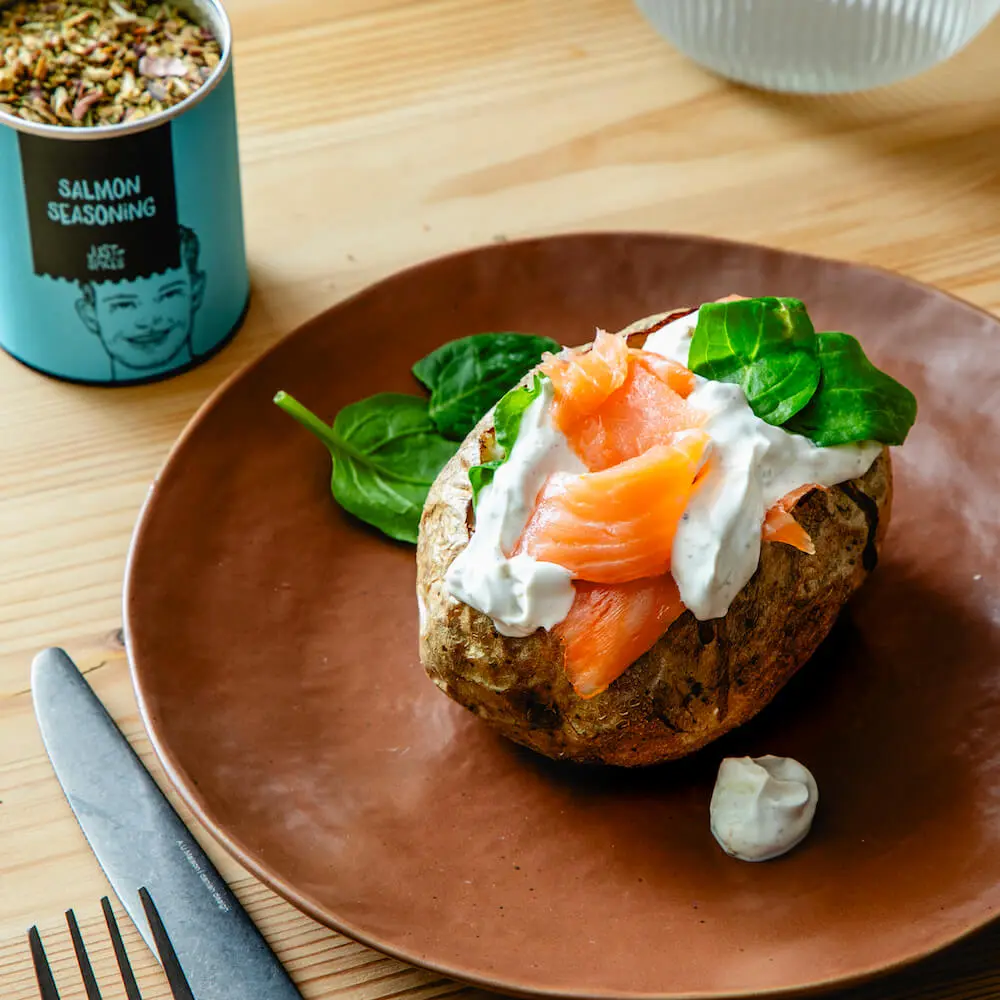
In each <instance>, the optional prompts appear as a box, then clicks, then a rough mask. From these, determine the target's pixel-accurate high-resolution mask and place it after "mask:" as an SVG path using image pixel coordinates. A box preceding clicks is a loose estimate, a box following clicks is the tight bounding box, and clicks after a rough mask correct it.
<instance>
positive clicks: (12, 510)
mask: <svg viewBox="0 0 1000 1000" xmlns="http://www.w3.org/2000/svg"><path fill="white" fill-rule="evenodd" d="M229 8H230V12H231V15H232V19H233V22H234V29H235V36H236V73H237V88H238V100H239V115H240V131H241V143H242V163H243V184H244V201H245V207H246V224H247V237H248V245H249V254H250V263H251V269H252V274H253V282H254V298H253V305H252V309H251V311H250V315H249V318H248V320H247V323H246V326H245V328H244V329H243V331H242V333H241V334H240V336H239V337H238V338H237V339H236V341H234V343H233V344H232V345H231V346H230V347H228V348H227V349H226V350H225V351H223V352H222V353H221V354H220V355H219V356H218V357H216V358H215V359H214V360H212V361H210V362H209V363H207V364H206V365H204V366H203V367H201V368H200V369H198V370H196V371H194V372H191V373H188V374H186V375H183V376H181V377H178V378H176V379H173V380H171V381H168V382H165V383H162V384H159V385H155V386H149V387H140V388H135V389H118V390H102V389H91V388H80V387H73V386H69V385H63V384H61V383H58V382H54V381H50V380H47V379H45V378H43V377H41V376H39V375H36V374H33V373H32V372H30V371H27V370H25V369H24V368H22V367H20V366H19V365H18V364H16V363H15V362H13V361H11V360H10V359H8V358H7V357H6V356H5V355H4V356H0V996H2V997H3V1000H28V998H33V997H36V996H37V991H36V989H35V986H34V983H33V979H32V975H31V967H30V961H29V959H28V955H27V950H26V947H25V939H24V931H25V929H26V928H27V927H28V926H29V925H30V924H32V923H38V924H39V926H40V927H41V929H42V930H43V932H45V933H46V936H47V937H48V939H49V940H50V942H51V944H50V955H51V956H52V957H53V958H54V959H55V960H56V962H57V963H58V968H59V974H60V977H61V982H66V983H71V982H72V979H69V978H65V977H66V976H68V975H69V972H70V953H69V940H68V935H67V934H66V932H65V925H64V923H63V918H62V914H63V910H64V909H66V908H67V907H69V906H72V907H74V908H75V909H76V911H77V913H78V914H79V916H80V917H81V922H82V924H83V927H84V933H85V936H86V937H87V940H88V941H89V942H90V943H91V945H92V950H93V951H94V952H95V953H96V955H97V959H98V961H97V965H98V972H99V976H100V978H101V980H102V982H107V983H111V982H112V981H113V977H112V975H111V972H112V965H111V952H110V948H109V946H108V945H107V944H106V942H105V939H104V937H103V935H102V934H101V933H100V907H99V903H98V900H99V899H100V897H101V896H102V895H104V894H105V893H106V892H108V891H109V887H108V885H107V883H106V882H105V880H104V878H103V875H102V874H101V871H100V869H99V868H98V866H97V864H96V863H95V861H94V859H93V857H92V856H91V854H90V853H89V851H88V849H87V847H86V845H85V842H84V840H83V837H82V835H81V834H80V832H79V829H78V827H77V826H76V824H75V821H74V820H73V818H72V816H71V814H70V812H69V809H68V807H67V806H66V803H65V801H64V800H63V798H62V795H61V792H60V790H59V786H58V784H57V782H56V780H55V778H54V777H53V774H52V772H51V770H50V767H49V765H48V762H47V759H46V757H45V754H44V752H43V749H42V745H41V742H40V739H39V736H38V733H37V730H36V727H35V723H34V718H33V715H32V711H31V701H30V695H29V692H28V672H29V665H30V661H31V658H32V656H33V655H34V654H35V653H36V652H37V651H38V650H39V649H41V648H42V647H44V646H47V645H53V644H58V645H64V646H65V647H66V648H68V649H69V650H70V652H71V653H72V654H73V655H74V656H75V657H76V658H77V660H78V662H79V663H80V664H81V666H82V667H83V668H84V669H86V670H87V671H88V672H89V680H90V681H91V683H92V684H93V686H94V687H95V689H96V690H97V693H98V694H99V695H100V697H101V698H102V699H104V701H105V703H106V704H107V705H108V707H109V708H110V710H111V712H112V713H113V715H114V716H115V718H116V719H117V720H118V722H119V724H120V725H121V726H122V727H123V729H124V730H125V732H126V734H127V735H128V736H129V738H130V739H131V740H132V741H133V743H134V745H135V746H136V748H137V749H138V751H139V752H140V754H142V756H143V758H144V759H145V760H146V761H147V763H149V764H150V766H151V767H152V769H153V771H154V773H155V774H156V775H157V776H158V777H159V778H161V780H162V772H161V771H160V770H159V769H158V767H157V765H156V762H155V761H154V760H152V758H151V751H150V747H149V743H148V741H147V739H146V737H145V734H144V732H143V729H142V726H141V724H140V722H139V719H138V714H137V710H136V707H135V702H134V700H133V695H132V690H131V687H130V683H129V679H128V672H127V666H126V662H125V657H124V653H123V650H122V647H121V643H120V636H119V632H118V630H119V627H120V622H121V618H120V592H121V581H122V574H123V568H124V561H125V554H126V550H127V548H128V543H129V535H130V531H131V528H132V524H133V521H134V519H135V516H136V513H137V511H138V508H139V506H140V504H141V502H142V500H143V498H144V495H145V492H146V488H147V485H148V483H149V481H150V479H151V478H152V477H153V475H154V473H155V472H156V470H157V468H158V466H159V465H160V463H161V462H162V460H163V458H164V456H165V455H166V452H167V449H168V448H169V446H170V444H171V442H172V441H173V440H174V438H175V436H176V435H177V434H178V432H179V431H180V430H181V428H182V427H183V426H184V424H185V422H186V421H187V420H188V419H189V418H190V416H191V415H192V414H193V413H194V411H195V409H196V408H197V407H198V406H199V404H201V402H202V401H203V400H204V399H205V398H206V396H207V395H208V394H209V393H210V392H211V391H212V389H213V388H214V387H215V386H217V385H218V384H219V382H220V381H221V380H222V379H223V378H225V377H226V376H227V375H229V374H230V373H231V372H233V371H235V370H237V369H238V368H239V367H241V366H242V365H243V364H245V363H246V362H248V361H249V360H251V359H252V358H254V357H256V356H257V355H259V354H260V352H261V351H263V350H264V349H265V348H266V347H268V346H269V345H270V344H273V343H274V342H275V341H276V340H277V339H278V338H280V337H282V336H284V335H285V334H286V333H288V332H289V331H291V330H292V329H294V328H295V327H296V326H297V325H298V324H300V323H301V322H302V321H304V320H305V319H307V318H308V317H309V316H311V315H313V314H314V313H316V312H319V311H321V310H323V309H325V308H326V307H328V306H330V305H331V304H333V303H335V302H337V301H338V300H340V299H342V298H344V297H345V296H347V295H350V294H351V293H353V292H355V291H357V290H358V289H360V288H361V287H363V286H364V285H367V284H369V283H370V282H372V281H375V280H376V279H378V278H380V277H382V276H384V275H387V274H389V273H390V272H392V271H395V270H397V269H399V268H401V267H403V266H405V265H408V264H411V263H414V262H416V261H419V260H423V259H425V258H428V257H433V256H436V255H438V254H442V253H445V252H447V251H451V250H455V249H459V248H463V247H469V246H473V245H476V244H481V243H488V242H490V241H491V240H502V239H510V238H516V237H520V236H527V235H536V234H543V233H556V232H566V231H571V230H592V229H653V230H680V231H687V232H696V233H706V234H712V235H718V236H726V237H732V238H735V239H744V240H752V241H758V242H764V243H768V244H772V245H775V246H780V247H785V248H788V249H794V250H802V251H808V252H812V253H817V254H822V255H827V256H834V257H845V258H853V259H856V260H861V261H865V262H869V263H873V264H879V265H882V266H884V267H888V268H892V269H896V270H899V271H902V272H904V273H906V274H909V275H912V276H914V277H916V278H918V279H921V280H924V281H927V282H931V283H934V284H937V285H940V286H941V287H943V288H945V289H947V290H948V291H950V292H953V293H955V294H957V295H959V296H962V297H964V298H967V299H969V300H970V301H972V302H973V303H975V304H977V305H979V306H982V307H984V308H986V309H989V310H992V311H994V312H997V311H1000V74H997V73H996V72H995V69H996V65H997V62H998V58H1000V23H997V24H995V25H994V26H993V27H992V28H990V29H988V30H987V31H986V32H985V33H984V34H983V35H982V36H980V38H979V39H978V40H977V41H976V42H974V43H973V45H972V46H971V47H970V48H968V49H967V50H966V51H965V52H964V53H962V54H961V55H959V56H958V57H957V58H956V59H955V60H953V61H952V62H951V63H949V64H947V65H945V66H943V67H940V68H938V69H937V70H935V71H933V72H931V73H929V74H926V75H924V76H922V77H919V78H917V79H916V80H914V81H911V82H908V83H905V84H902V85H899V86H897V87H893V88H888V89H885V90H881V91H878V92H874V93H870V94H865V95H857V96H848V97H831V98H822V99H806V98H794V97H781V96H775V95H766V94H763V93H759V92H755V91H750V90H746V89H742V88H738V87H734V86H731V85H728V84H726V83H724V82H722V81H720V80H718V79H715V78H713V77H711V76H709V75H707V74H706V73H704V72H702V71H701V70H700V69H698V68H697V67H696V66H694V65H692V64H690V63H688V62H687V61H686V60H685V59H684V58H682V57H681V56H680V55H679V54H678V53H676V52H675V51H674V50H672V49H671V48H670V46H669V45H668V44H667V43H666V42H664V41H663V40H662V39H661V38H660V37H659V36H657V35H656V34H655V33H654V32H653V31H652V30H651V29H650V28H649V27H648V26H647V25H646V23H645V22H644V21H643V20H642V19H641V18H640V16H639V15H638V14H637V13H636V11H635V9H634V8H633V6H632V4H631V3H630V2H629V0H229ZM175 801H176V798H175ZM182 812H184V810H183V809H182ZM194 829H195V831H196V833H198V834H199V836H200V838H201V839H202V841H203V843H206V846H207V849H208V850H209V852H210V853H211V854H212V855H213V857H214V858H215V860H216V861H217V863H218V864H219V866H220V868H221V870H222V872H223V873H224V875H225V876H226V877H227V878H228V879H229V880H230V882H231V883H232V885H233V887H234V889H235V891H236V892H237V894H238V895H239V896H240V897H241V898H242V899H243V901H244V902H245V903H246V905H247V907H248V909H249V910H250V912H251V913H252V915H253V916H254V917H255V918H256V920H257V921H258V922H259V924H260V926H261V928H262V930H263V932H264V934H265V935H266V936H267V937H268V939H269V940H270V941H271V943H272V944H273V946H274V947H275V949H276V951H277V952H278V954H279V955H280V957H281V958H282V959H283V960H284V961H285V962H286V964H287V966H288V968H289V969H290V971H291V974H292V975H293V977H294V978H295V979H296V981H297V982H298V983H299V984H300V986H301V990H302V993H303V995H304V996H305V997H307V998H330V997H341V996H343V997H346V998H348V1000H378V998H390V997H391V998H404V1000H421V998H424V997H432V996H441V995H445V994H454V993H457V992H459V991H461V992H464V993H467V994H471V993H472V992H474V991H471V990H463V989H462V987H460V986H459V985H458V984H456V983H453V982H450V981H447V980H444V979H441V978H440V977H437V976H434V975H431V974H428V973H424V972H420V971H417V970H414V969H410V968H408V967H406V966H404V965H402V964H400V963H398V962H396V961H394V960H391V959H388V958H386V957H384V956H380V955H378V954H376V953H374V952H372V951H370V950H368V949H366V948H364V947H362V946H360V945H357V944H354V943H353V942H351V941H349V940H348V939H346V938H344V937H342V936H340V935H338V934H336V933H333V932H331V931H328V930H326V929H325V928H323V927H320V926H319V925H317V924H315V923H313V921H311V920H310V919H308V918H307V917H305V916H303V915H301V914H299V913H298V912H297V911H296V910H294V909H293V908H292V907H291V906H289V905H288V904H287V903H285V902H284V901H282V900H280V899H279V898H278V897H276V896H275V895H274V894H273V893H272V892H270V891H269V890H268V889H266V888H265V887H264V886H262V885H261V884H260V883H259V882H258V881H257V880H256V879H254V878H252V877H251V876H249V875H248V874H247V873H246V872H245V871H244V870H243V869H241V868H240V867H239V866H238V865H237V864H235V863H234V862H233V861H231V860H230V859H229V858H228V857H226V856H223V854H222V852H221V851H220V850H219V849H218V848H217V847H216V846H215V844H214V842H208V838H207V836H206V835H205V834H204V832H203V831H201V830H200V829H199V828H198V827H197V826H196V825H195V826H194ZM877 932H878V930H877V928H873V933H877ZM129 936H130V938H131V940H132V942H133V943H136V942H137V940H138V939H137V937H136V935H135V933H134V931H132V930H131V929H130V928H129ZM132 950H133V951H134V953H135V954H136V956H137V957H139V958H140V959H141V961H140V965H141V966H142V972H143V978H144V981H145V982H146V983H148V984H149V988H148V993H147V994H146V995H147V996H148V997H149V998H156V997H166V996H167V991H166V988H165V985H164V983H163V982H162V980H161V979H160V978H159V972H158V969H157V968H156V967H155V964H154V962H153V960H152V958H151V956H149V955H148V953H144V951H143V949H142V948H141V947H140V946H138V944H136V946H135V947H134V948H133V949H132ZM917 992H919V993H920V996H921V997H923V998H925V1000H927V998H942V997H948V998H955V1000H958V998H963V1000H973V998H976V997H987V996H998V995H1000V928H996V929H987V930H986V931H984V932H981V933H980V934H979V935H977V936H975V937H974V938H972V939H970V940H968V941H966V942H964V943H962V944H960V945H958V946H956V947H955V948H954V949H952V950H951V951H949V952H946V953H944V954H942V955H939V956H936V957H934V958H932V959H930V960H928V961H926V962H925V963H923V964H921V965H920V966H918V967H916V968H915V969H912V970H910V971H907V972H904V973H902V974H897V975H895V976H893V977H891V978H888V979H885V980H882V981H879V982H877V983H875V984H872V985H870V986H868V987H864V988H862V989H860V990H855V991H851V992H850V993H845V994H839V995H840V996H841V997H842V998H844V1000H846V998H848V997H850V998H851V1000H861V998H872V1000H874V998H875V997H881V998H903V997H910V996H913V995H914V994H915V993H917ZM63 995H64V996H68V997H71V998H72V997H77V996H80V995H81V990H80V986H79V982H78V981H77V982H76V984H75V985H74V986H72V987H69V988H68V989H67V990H65V991H64V994H63ZM120 995H121V994H120V993H119V992H116V991H115V988H111V989H109V991H108V992H107V993H106V996H120ZM248 1000H252V998H248Z"/></svg>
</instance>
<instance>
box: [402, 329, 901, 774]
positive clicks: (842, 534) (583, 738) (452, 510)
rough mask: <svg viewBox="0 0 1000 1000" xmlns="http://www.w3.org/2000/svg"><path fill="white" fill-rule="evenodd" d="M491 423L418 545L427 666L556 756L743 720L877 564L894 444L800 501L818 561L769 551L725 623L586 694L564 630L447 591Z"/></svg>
mask: <svg viewBox="0 0 1000 1000" xmlns="http://www.w3.org/2000/svg"><path fill="white" fill-rule="evenodd" d="M690 311H692V310H678V311H675V312H673V313H665V314H661V315H660V316H656V317H650V318H648V319H645V320H640V321H638V322H637V323H633V324H632V325H631V326H630V327H628V328H626V331H624V332H626V333H628V334H629V337H630V341H629V342H630V344H631V345H632V346H641V344H642V342H643V341H644V338H645V336H646V334H648V333H649V332H651V331H652V330H653V329H656V328H658V327H659V326H662V325H663V324H664V323H665V322H667V321H669V320H671V319H674V318H677V317H679V316H682V315H684V313H686V312H690ZM583 349H585V348H583ZM492 420H493V416H492V412H491V413H488V414H487V415H486V416H485V417H484V418H483V419H482V420H481V421H480V423H479V425H478V426H477V427H476V429H475V430H474V431H473V432H472V433H471V434H470V435H469V437H468V438H467V439H466V440H465V442H464V443H463V444H462V446H461V448H460V449H459V451H458V453H457V454H456V455H455V456H454V458H453V459H452V460H451V461H450V462H449V463H448V464H447V465H446V466H445V468H444V469H443V470H442V472H441V473H440V475H439V476H438V478H437V480H436V481H435V483H434V485H433V486H432V488H431V490H430V493H429V495H428V498H427V502H426V505H425V507H424V511H423V516H422V520H421V525H420V534H419V542H418V547H417V590H418V600H419V605H420V619H421V621H420V658H421V662H422V663H423V666H424V668H425V669H426V671H427V673H428V675H429V676H430V678H431V679H432V680H433V681H434V683H435V684H436V685H437V686H438V687H439V688H440V689H441V690H442V691H443V692H444V693H445V694H447V695H448V696H449V697H450V698H452V699H454V700H455V701H457V702H458V703H459V704H461V705H463V706H465V707H466V708H467V709H469V710H470V711H472V712H474V713H475V714H476V715H478V716H479V717H480V718H481V719H482V720H483V721H485V722H486V723H488V724H489V725H491V726H493V727H494V728H496V729H497V730H499V731H500V732H501V733H502V734H503V735H505V736H507V737H508V738H510V739H511V740H514V741H516V742H517V743H520V744H523V745H525V746H527V747H530V748H531V749H533V750H536V751H538V752H539V753H542V754H544V755H546V756H548V757H551V758H556V759H566V760H573V761H580V762H586V763H603V764H612V765H621V766H642V765H650V764H656V763H659V762H662V761H667V760H671V759H674V758H678V757H682V756H684V755H686V754H690V753H691V752H693V751H695V750H697V749H699V748H700V747H703V746H704V745H706V744H707V743H709V742H711V741H712V740H715V739H717V738H718V737H720V736H722V735H723V734H724V733H726V732H728V731H730V730H732V729H733V728H735V727H736V726H739V725H741V724H743V723H745V722H746V721H748V720H749V719H750V718H751V717H753V716H754V715H755V714H757V713H758V712H759V711H760V710H761V709H762V708H764V706H765V705H767V704H768V702H770V701H771V700H772V698H774V696H775V694H777V692H778V691H779V690H780V688H781V687H782V686H783V685H784V684H785V683H786V682H787V681H788V680H789V679H790V678H791V677H792V676H793V675H794V674H795V672H796V671H797V670H798V669H799V668H800V667H801V666H802V665H803V664H804V663H805V662H806V661H807V660H808V659H809V657H810V656H811V655H812V654H813V652H814V651H815V650H816V648H817V646H818V645H819V644H820V642H821V641H822V640H823V638H824V637H825V636H826V635H827V633H828V632H829V631H830V629H831V627H832V626H833V623H834V621H835V619H836V618H837V616H838V614H839V613H840V611H841V609H842V608H843V606H844V604H845V603H846V602H847V600H848V599H849V598H850V597H851V595H852V594H853V593H854V592H855V591H856V590H857V589H858V588H859V587H860V586H861V584H862V583H863V582H864V580H865V578H866V577H867V575H868V574H869V573H870V572H871V570H872V569H873V568H874V566H875V564H876V562H877V560H878V555H879V551H880V548H881V545H882V540H883V538H884V535H885V531H886V528H887V526H888V522H889V513H890V506H891V500H892V469H891V462H890V457H889V451H888V449H887V448H885V449H883V450H882V453H881V455H880V456H879V457H878V458H877V459H876V460H875V462H874V464H873V465H872V466H871V468H870V469H869V470H868V472H867V473H866V474H865V475H864V476H863V477H861V478H859V479H855V480H852V481H850V482H845V483H843V484H841V485H839V486H835V487H832V488H830V489H828V490H816V491H813V492H812V493H809V494H807V495H806V496H805V498H804V499H802V500H801V501H800V502H799V503H798V505H797V507H796V508H795V517H796V520H797V521H799V522H800V523H801V524H802V526H803V527H804V528H805V529H806V530H807V531H808V533H809V535H810V536H811V538H812V540H813V543H814V544H815V548H816V552H815V555H806V554H804V553H802V552H799V551H797V550H795V549H793V548H791V547H789V546H787V545H782V544H777V543H767V542H765V543H764V544H763V545H762V550H761V556H760V563H759V566H758V569H757V572H756V574H755V575H754V576H753V578H752V579H751V580H750V582H749V583H748V584H747V585H746V586H745V587H744V588H743V589H742V590H741V591H740V592H739V594H738V595H737V597H736V599H735V600H734V601H733V602H732V604H731V606H730V608H729V611H728V613H727V614H726V616H725V617H724V618H719V619H715V620H710V621H698V620H696V619H695V617H694V616H693V615H692V614H691V612H690V611H686V612H685V613H684V614H683V615H682V616H681V617H680V618H678V619H677V620H676V621H675V622H674V623H673V624H672V625H671V626H670V627H669V629H668V630H667V631H666V633H665V634H664V635H663V636H662V637H661V638H660V639H659V641H657V642H656V644H655V645H654V646H653V647H652V648H651V649H650V650H649V651H648V652H647V653H645V654H644V655H642V656H640V657H639V658H638V659H637V660H635V661H634V662H633V663H632V664H631V666H630V667H629V668H628V669H627V670H626V671H625V672H624V673H623V674H622V675H621V676H620V677H619V678H618V679H617V680H615V681H614V682H613V683H612V684H611V685H610V687H608V688H607V690H605V691H603V692H602V693H600V694H598V695H596V696H595V697H593V698H589V699H584V698H581V697H580V696H579V695H578V694H577V693H576V692H575V691H574V690H573V687H572V686H571V684H570V683H569V680H568V679H567V677H566V674H565V672H564V670H563V650H562V645H561V642H560V639H559V638H558V634H557V633H553V632H548V631H544V630H541V629H539V630H538V631H536V632H534V633H533V634H531V635H529V636H527V637H525V638H510V637H507V636H504V635H501V634H499V633H498V632H497V630H496V628H495V627H494V625H493V622H492V621H491V619H490V618H489V617H488V616H486V615H485V614H482V613H481V612H479V611H477V610H476V609H474V608H472V607H469V606H468V605H465V604H462V603H460V602H459V601H458V600H456V599H455V598H454V597H453V596H452V595H451V594H450V592H449V591H448V589H447V587H446V585H445V574H446V572H447V570H448V567H449V566H450V565H451V563H452V561H453V560H454V559H455V558H456V556H457V555H458V554H459V552H460V551H461V550H462V549H463V548H464V547H465V546H466V545H467V544H468V542H469V539H470V536H471V533H472V530H473V527H474V514H473V509H472V490H471V486H470V483H469V475H468V471H469V468H470V466H472V465H476V464H478V463H480V462H481V461H484V460H485V459H486V458H487V457H489V452H490V449H491V447H492V426H493V424H492Z"/></svg>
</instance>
